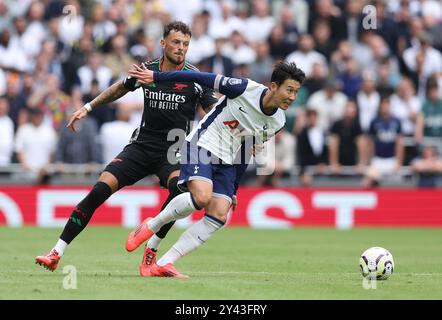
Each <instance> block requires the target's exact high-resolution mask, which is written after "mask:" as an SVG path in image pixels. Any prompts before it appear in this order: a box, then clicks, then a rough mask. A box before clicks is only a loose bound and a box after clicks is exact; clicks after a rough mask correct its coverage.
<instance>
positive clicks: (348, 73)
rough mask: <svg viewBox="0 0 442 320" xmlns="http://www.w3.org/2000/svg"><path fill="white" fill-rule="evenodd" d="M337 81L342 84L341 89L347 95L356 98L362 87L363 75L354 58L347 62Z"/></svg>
mask: <svg viewBox="0 0 442 320" xmlns="http://www.w3.org/2000/svg"><path fill="white" fill-rule="evenodd" d="M337 81H338V82H339V84H340V87H341V88H340V89H341V91H342V92H343V93H344V94H345V95H346V96H347V97H349V98H351V99H356V95H357V94H358V91H359V88H360V87H361V82H362V77H361V75H360V73H359V70H358V68H357V65H356V63H355V61H354V60H353V59H351V58H350V59H348V60H347V61H346V62H345V69H344V71H343V72H342V73H341V74H338V78H337Z"/></svg>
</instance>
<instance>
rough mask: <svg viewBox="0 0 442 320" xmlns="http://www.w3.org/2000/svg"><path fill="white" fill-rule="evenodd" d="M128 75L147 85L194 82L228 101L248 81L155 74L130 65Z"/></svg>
mask: <svg viewBox="0 0 442 320" xmlns="http://www.w3.org/2000/svg"><path fill="white" fill-rule="evenodd" d="M129 75H130V76H132V77H134V78H136V79H137V80H138V82H139V83H141V84H143V85H149V84H151V83H153V82H164V81H184V82H196V83H198V84H200V85H202V86H205V87H208V88H213V89H215V90H217V91H219V92H221V93H222V94H225V95H226V96H227V97H229V98H230V99H234V98H236V97H238V96H239V95H241V94H242V93H243V92H244V91H245V89H246V87H247V82H248V80H247V79H245V78H238V79H236V78H228V77H225V76H223V75H220V74H214V73H208V72H196V71H167V72H157V71H152V70H148V69H147V68H146V67H145V66H144V65H142V66H137V65H132V67H131V69H130V70H129Z"/></svg>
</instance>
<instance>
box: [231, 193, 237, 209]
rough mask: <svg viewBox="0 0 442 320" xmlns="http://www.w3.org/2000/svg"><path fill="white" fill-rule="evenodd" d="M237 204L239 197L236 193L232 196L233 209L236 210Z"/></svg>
mask: <svg viewBox="0 0 442 320" xmlns="http://www.w3.org/2000/svg"><path fill="white" fill-rule="evenodd" d="M237 204H238V198H237V197H236V195H235V194H234V195H233V196H232V205H231V207H232V210H233V211H235V209H236V206H237Z"/></svg>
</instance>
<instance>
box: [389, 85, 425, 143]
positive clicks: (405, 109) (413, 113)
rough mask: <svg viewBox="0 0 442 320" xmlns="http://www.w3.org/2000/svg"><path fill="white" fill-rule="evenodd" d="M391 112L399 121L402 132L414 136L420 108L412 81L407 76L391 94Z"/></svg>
mask: <svg viewBox="0 0 442 320" xmlns="http://www.w3.org/2000/svg"><path fill="white" fill-rule="evenodd" d="M390 99H391V114H392V115H393V117H396V118H398V119H399V120H400V121H401V126H402V133H403V134H404V135H405V136H410V137H411V136H414V134H415V123H416V117H417V114H418V113H419V112H420V110H421V102H420V100H419V98H418V97H417V96H416V95H415V91H414V87H413V83H412V82H411V81H410V79H408V78H402V80H401V82H400V83H399V86H398V87H397V91H396V94H393V95H392V96H391V98H390Z"/></svg>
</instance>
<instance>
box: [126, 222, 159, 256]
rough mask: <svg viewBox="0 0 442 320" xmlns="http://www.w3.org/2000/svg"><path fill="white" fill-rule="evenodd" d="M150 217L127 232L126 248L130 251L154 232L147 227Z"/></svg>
mask: <svg viewBox="0 0 442 320" xmlns="http://www.w3.org/2000/svg"><path fill="white" fill-rule="evenodd" d="M151 219H152V218H147V219H145V220H144V221H143V222H141V224H140V225H139V226H138V227H136V228H135V229H134V230H132V232H131V233H129V236H128V237H127V240H126V250H127V251H129V252H131V251H134V250H135V249H136V248H138V247H139V246H140V245H141V244H142V243H143V242H145V241H147V240H149V239H150V237H152V236H153V234H154V232H153V231H152V230H150V229H149V227H148V226H147V222H148V221H149V220H151Z"/></svg>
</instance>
